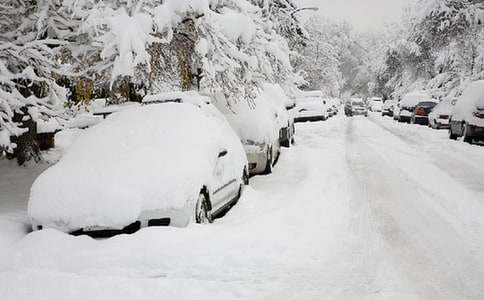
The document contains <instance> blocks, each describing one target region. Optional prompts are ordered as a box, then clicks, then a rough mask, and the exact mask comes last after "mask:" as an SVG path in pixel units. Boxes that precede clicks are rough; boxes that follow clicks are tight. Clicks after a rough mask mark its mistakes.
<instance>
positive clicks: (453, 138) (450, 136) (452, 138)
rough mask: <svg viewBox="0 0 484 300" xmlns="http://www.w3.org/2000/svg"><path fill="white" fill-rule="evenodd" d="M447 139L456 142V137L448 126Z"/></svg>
mask: <svg viewBox="0 0 484 300" xmlns="http://www.w3.org/2000/svg"><path fill="white" fill-rule="evenodd" d="M449 139H451V140H454V141H456V140H457V135H456V134H454V132H453V131H452V126H449Z"/></svg>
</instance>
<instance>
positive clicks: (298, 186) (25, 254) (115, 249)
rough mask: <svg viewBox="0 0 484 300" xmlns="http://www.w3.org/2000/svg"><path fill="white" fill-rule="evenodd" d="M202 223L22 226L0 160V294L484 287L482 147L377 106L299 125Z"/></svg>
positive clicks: (382, 294) (9, 167)
mask: <svg viewBox="0 0 484 300" xmlns="http://www.w3.org/2000/svg"><path fill="white" fill-rule="evenodd" d="M297 130H298V133H297V146H295V147H294V148H292V149H289V150H285V151H284V152H283V154H282V156H281V159H280V161H279V165H278V166H277V167H276V169H275V172H274V174H273V175H270V176H265V177H255V178H253V179H252V183H251V187H250V188H247V189H246V190H245V193H244V196H243V198H242V199H241V200H240V202H239V204H238V205H237V206H235V207H234V208H233V209H232V210H231V211H230V212H229V214H228V215H227V216H226V217H225V218H223V219H220V220H217V222H215V223H214V224H212V225H191V226H189V227H188V228H184V229H179V228H146V229H143V230H141V231H139V232H138V233H136V234H134V235H131V236H126V235H123V236H117V237H114V238H111V239H107V240H93V239H91V238H88V237H73V236H69V235H66V234H63V233H60V232H56V231H53V230H44V231H40V232H34V233H30V234H28V235H25V234H26V229H25V228H26V222H27V219H26V214H25V207H26V201H27V200H26V199H27V195H28V189H29V185H30V183H31V182H32V181H33V179H34V177H35V176H36V175H37V174H39V172H40V171H41V169H42V168H44V167H43V166H40V167H35V168H32V167H30V168H21V169H18V168H16V167H14V166H13V164H10V163H8V162H5V161H0V224H1V228H0V237H1V240H0V243H1V245H2V249H1V250H0V299H193V298H199V299H483V298H484V284H483V278H484V218H483V216H484V167H483V166H484V147H481V146H470V145H467V144H464V143H462V142H455V141H450V140H448V138H447V136H446V131H435V130H431V129H429V128H426V127H419V126H410V125H406V124H398V123H396V122H393V121H391V119H390V118H386V119H383V118H382V117H380V116H379V115H376V114H375V115H371V116H370V117H369V118H364V117H355V118H345V117H343V116H337V117H335V118H332V119H330V120H329V121H327V122H318V123H307V124H300V125H298V128H297Z"/></svg>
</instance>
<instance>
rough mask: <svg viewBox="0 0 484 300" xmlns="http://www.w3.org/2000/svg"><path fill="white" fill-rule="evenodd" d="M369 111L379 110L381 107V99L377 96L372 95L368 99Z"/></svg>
mask: <svg viewBox="0 0 484 300" xmlns="http://www.w3.org/2000/svg"><path fill="white" fill-rule="evenodd" d="M369 106H370V111H372V112H381V110H382V108H383V99H382V98H378V97H373V98H371V99H370V103H369Z"/></svg>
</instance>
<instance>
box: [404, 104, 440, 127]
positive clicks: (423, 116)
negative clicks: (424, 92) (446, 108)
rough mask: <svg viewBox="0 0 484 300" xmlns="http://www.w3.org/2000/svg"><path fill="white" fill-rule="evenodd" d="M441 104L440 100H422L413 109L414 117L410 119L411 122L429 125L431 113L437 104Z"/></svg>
mask: <svg viewBox="0 0 484 300" xmlns="http://www.w3.org/2000/svg"><path fill="white" fill-rule="evenodd" d="M437 104H439V101H438V100H434V99H432V100H427V101H422V102H419V103H418V104H417V106H415V109H414V110H413V114H412V118H411V120H410V123H411V124H420V125H428V124H429V114H430V112H431V111H432V109H434V107H435V106H437Z"/></svg>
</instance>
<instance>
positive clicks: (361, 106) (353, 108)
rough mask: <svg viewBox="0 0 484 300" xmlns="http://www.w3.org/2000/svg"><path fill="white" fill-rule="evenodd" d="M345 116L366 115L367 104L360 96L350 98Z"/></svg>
mask: <svg viewBox="0 0 484 300" xmlns="http://www.w3.org/2000/svg"><path fill="white" fill-rule="evenodd" d="M349 103H350V104H349V107H348V112H347V116H350V117H352V116H365V117H368V106H367V105H366V103H365V101H364V100H363V99H361V98H352V99H351V100H350V102H349Z"/></svg>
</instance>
